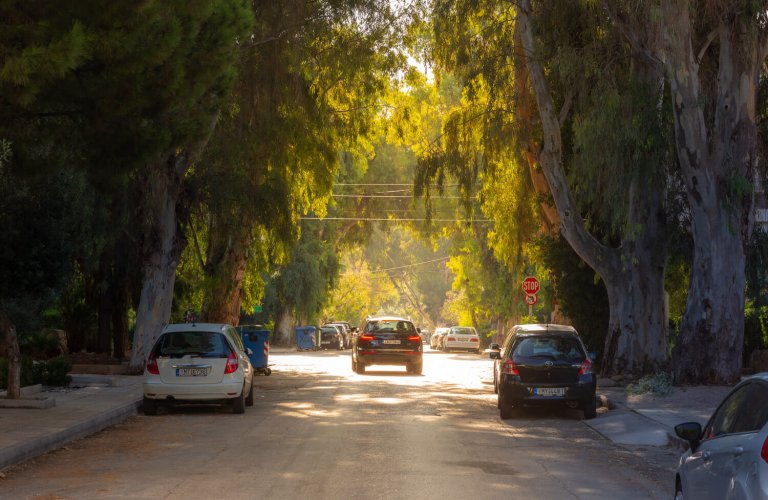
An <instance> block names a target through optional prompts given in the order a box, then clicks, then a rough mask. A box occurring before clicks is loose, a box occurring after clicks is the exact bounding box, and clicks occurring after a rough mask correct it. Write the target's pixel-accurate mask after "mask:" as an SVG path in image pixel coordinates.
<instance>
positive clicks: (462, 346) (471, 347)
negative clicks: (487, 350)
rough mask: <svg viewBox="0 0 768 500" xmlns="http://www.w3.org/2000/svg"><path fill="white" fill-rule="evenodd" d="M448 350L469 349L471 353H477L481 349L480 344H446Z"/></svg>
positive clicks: (454, 342)
mask: <svg viewBox="0 0 768 500" xmlns="http://www.w3.org/2000/svg"><path fill="white" fill-rule="evenodd" d="M445 348H446V349H468V350H470V351H476V350H478V349H480V343H479V342H457V341H453V342H445Z"/></svg>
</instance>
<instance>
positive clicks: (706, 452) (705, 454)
mask: <svg viewBox="0 0 768 500" xmlns="http://www.w3.org/2000/svg"><path fill="white" fill-rule="evenodd" d="M701 459H702V460H704V461H705V462H709V461H710V460H712V453H711V452H710V451H709V450H704V451H702V452H701Z"/></svg>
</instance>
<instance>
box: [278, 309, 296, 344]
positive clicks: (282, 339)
mask: <svg viewBox="0 0 768 500" xmlns="http://www.w3.org/2000/svg"><path fill="white" fill-rule="evenodd" d="M292 341H293V315H292V314H291V307H290V306H288V305H285V304H283V305H281V306H280V309H279V311H278V313H277V317H276V318H275V344H277V345H283V346H287V345H291V343H292Z"/></svg>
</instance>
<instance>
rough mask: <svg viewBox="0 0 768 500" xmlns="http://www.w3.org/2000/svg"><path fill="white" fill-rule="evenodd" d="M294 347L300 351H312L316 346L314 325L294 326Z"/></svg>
mask: <svg viewBox="0 0 768 500" xmlns="http://www.w3.org/2000/svg"><path fill="white" fill-rule="evenodd" d="M296 347H297V348H298V349H299V350H300V351H314V350H315V349H316V348H317V344H316V340H315V327H314V326H297V327H296Z"/></svg>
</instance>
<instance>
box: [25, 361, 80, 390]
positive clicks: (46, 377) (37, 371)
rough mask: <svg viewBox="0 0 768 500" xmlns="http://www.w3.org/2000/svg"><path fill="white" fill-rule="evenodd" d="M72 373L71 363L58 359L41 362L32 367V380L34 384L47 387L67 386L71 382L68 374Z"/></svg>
mask: <svg viewBox="0 0 768 500" xmlns="http://www.w3.org/2000/svg"><path fill="white" fill-rule="evenodd" d="M70 371H72V363H70V362H69V360H68V359H67V358H64V357H58V358H53V359H51V360H48V361H41V362H38V363H35V364H34V365H33V373H34V375H33V379H34V383H35V384H43V385H47V386H57V387H62V386H68V385H69V383H70V382H71V381H72V377H70V376H69V372H70Z"/></svg>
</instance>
